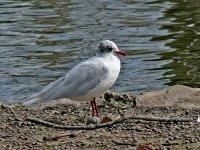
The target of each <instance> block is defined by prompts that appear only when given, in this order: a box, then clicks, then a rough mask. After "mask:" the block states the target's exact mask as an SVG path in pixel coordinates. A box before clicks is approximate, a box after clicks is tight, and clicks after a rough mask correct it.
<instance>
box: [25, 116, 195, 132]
mask: <svg viewBox="0 0 200 150" xmlns="http://www.w3.org/2000/svg"><path fill="white" fill-rule="evenodd" d="M132 119H133V120H144V121H159V122H192V121H193V120H192V119H191V118H167V117H152V116H141V115H138V116H135V115H127V116H125V115H124V116H119V117H117V118H115V119H113V120H112V121H110V122H106V123H101V124H92V125H86V126H65V125H60V124H55V123H52V122H48V121H44V120H41V119H38V118H31V117H27V118H25V119H24V120H25V121H29V122H33V123H36V124H41V125H45V126H48V127H53V128H58V129H65V130H95V129H99V128H103V127H110V126H112V125H114V124H118V123H121V122H124V121H126V120H132Z"/></svg>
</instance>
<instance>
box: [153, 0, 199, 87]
mask: <svg viewBox="0 0 200 150" xmlns="http://www.w3.org/2000/svg"><path fill="white" fill-rule="evenodd" d="M171 2H176V3H175V5H173V7H171V8H170V9H168V10H167V11H165V15H164V17H162V19H168V20H171V24H167V25H162V27H161V29H167V30H168V31H169V34H168V35H162V36H158V37H154V38H153V41H154V40H155V41H160V40H161V41H162V40H172V42H170V43H168V44H166V45H167V46H170V47H171V51H169V52H163V53H161V54H160V56H161V58H159V60H171V61H170V63H167V64H165V65H164V66H162V67H161V68H160V69H161V70H164V69H166V70H168V71H167V72H165V73H164V74H163V77H161V80H163V79H170V80H169V82H167V83H166V84H167V85H174V84H183V85H187V86H192V87H199V85H200V75H199V72H200V68H199V66H200V59H199V58H200V50H199V48H200V39H199V38H200V28H199V25H200V11H199V9H200V1H194V0H192V1H187V0H186V1H184V2H181V3H180V2H179V1H178V0H176V1H174V0H173V1H172V0H171Z"/></svg>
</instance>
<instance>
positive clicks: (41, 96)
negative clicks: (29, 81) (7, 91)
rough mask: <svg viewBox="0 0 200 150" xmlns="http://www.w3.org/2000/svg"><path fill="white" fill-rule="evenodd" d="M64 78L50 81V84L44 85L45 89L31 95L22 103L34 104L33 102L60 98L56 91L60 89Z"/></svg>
mask: <svg viewBox="0 0 200 150" xmlns="http://www.w3.org/2000/svg"><path fill="white" fill-rule="evenodd" d="M64 79H65V78H64V77H61V78H59V79H58V80H56V81H54V82H52V83H50V84H49V85H47V86H46V87H44V89H43V90H42V91H41V92H39V93H37V94H34V95H32V96H31V97H29V98H28V99H26V101H25V102H23V103H22V104H23V105H33V104H37V103H44V102H47V101H50V100H54V99H57V98H59V96H58V95H57V94H56V91H57V90H58V89H59V87H60V85H61V84H62V82H63V81H64Z"/></svg>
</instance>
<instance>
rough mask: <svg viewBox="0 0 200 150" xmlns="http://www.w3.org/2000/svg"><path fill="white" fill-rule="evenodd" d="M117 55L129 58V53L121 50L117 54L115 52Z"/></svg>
mask: <svg viewBox="0 0 200 150" xmlns="http://www.w3.org/2000/svg"><path fill="white" fill-rule="evenodd" d="M115 53H116V54H119V55H123V56H127V53H126V52H124V51H122V50H119V51H117V52H115Z"/></svg>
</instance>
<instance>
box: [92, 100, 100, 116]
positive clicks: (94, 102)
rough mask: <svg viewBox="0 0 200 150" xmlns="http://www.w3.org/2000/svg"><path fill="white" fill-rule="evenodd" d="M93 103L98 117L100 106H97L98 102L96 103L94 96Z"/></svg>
mask: <svg viewBox="0 0 200 150" xmlns="http://www.w3.org/2000/svg"><path fill="white" fill-rule="evenodd" d="M92 101H93V105H94V110H95V112H94V113H95V116H96V117H99V111H98V107H97V104H96V101H95V98H93V100H92Z"/></svg>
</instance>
